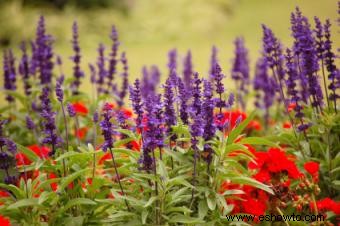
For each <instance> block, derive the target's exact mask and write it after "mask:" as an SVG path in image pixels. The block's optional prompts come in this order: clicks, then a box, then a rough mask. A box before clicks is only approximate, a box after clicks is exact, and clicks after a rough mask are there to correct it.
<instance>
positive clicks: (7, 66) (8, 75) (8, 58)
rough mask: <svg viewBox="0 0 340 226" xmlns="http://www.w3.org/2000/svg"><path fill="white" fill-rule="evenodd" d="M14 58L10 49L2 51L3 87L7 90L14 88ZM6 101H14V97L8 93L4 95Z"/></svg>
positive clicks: (13, 89)
mask: <svg viewBox="0 0 340 226" xmlns="http://www.w3.org/2000/svg"><path fill="white" fill-rule="evenodd" d="M14 63H15V59H14V56H13V53H12V51H11V50H8V51H6V50H5V52H4V56H3V67H4V68H3V71H4V89H5V90H8V91H15V90H16V88H17V87H16V84H15V83H16V73H15V65H14ZM6 100H7V101H8V103H11V102H14V98H13V97H12V96H11V95H10V94H8V95H7V96H6Z"/></svg>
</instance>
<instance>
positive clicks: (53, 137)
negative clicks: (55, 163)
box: [40, 87, 62, 155]
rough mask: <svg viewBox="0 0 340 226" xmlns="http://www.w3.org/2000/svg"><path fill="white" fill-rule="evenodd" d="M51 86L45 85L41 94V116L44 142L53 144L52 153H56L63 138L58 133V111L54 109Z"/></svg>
mask: <svg viewBox="0 0 340 226" xmlns="http://www.w3.org/2000/svg"><path fill="white" fill-rule="evenodd" d="M49 93H50V91H49V88H48V87H44V88H43V90H42V94H41V96H40V100H41V113H40V115H41V117H42V118H43V120H44V121H43V123H42V124H43V127H44V133H45V137H44V139H43V143H44V144H50V145H51V146H52V152H51V155H54V154H55V151H56V149H55V148H56V147H58V146H59V144H60V143H62V139H61V138H60V137H59V136H58V135H57V133H56V131H57V128H56V125H55V116H56V113H55V112H53V111H52V106H51V101H50V97H49Z"/></svg>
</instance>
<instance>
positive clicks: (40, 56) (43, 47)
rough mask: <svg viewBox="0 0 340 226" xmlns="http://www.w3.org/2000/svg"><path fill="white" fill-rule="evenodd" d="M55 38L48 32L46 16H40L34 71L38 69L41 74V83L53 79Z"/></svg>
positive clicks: (35, 44)
mask: <svg viewBox="0 0 340 226" xmlns="http://www.w3.org/2000/svg"><path fill="white" fill-rule="evenodd" d="M52 43H53V39H52V37H51V36H50V35H47V34H46V29H45V18H44V17H43V16H40V19H39V22H38V26H37V31H36V39H35V43H34V45H33V46H34V52H33V59H32V60H33V63H34V64H35V65H34V66H33V67H34V71H35V70H36V69H38V71H39V75H40V84H42V85H47V84H50V83H51V81H52V70H53V66H54V65H53V61H52V59H53V49H52Z"/></svg>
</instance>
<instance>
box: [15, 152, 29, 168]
mask: <svg viewBox="0 0 340 226" xmlns="http://www.w3.org/2000/svg"><path fill="white" fill-rule="evenodd" d="M15 159H16V162H17V166H22V165H30V164H31V163H32V161H31V160H29V159H28V158H27V156H26V155H24V154H23V153H17V154H16V155H15Z"/></svg>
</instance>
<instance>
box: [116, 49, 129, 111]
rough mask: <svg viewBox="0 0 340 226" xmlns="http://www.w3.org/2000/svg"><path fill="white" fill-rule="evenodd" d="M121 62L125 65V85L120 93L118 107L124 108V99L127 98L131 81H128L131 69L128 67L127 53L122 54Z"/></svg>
mask: <svg viewBox="0 0 340 226" xmlns="http://www.w3.org/2000/svg"><path fill="white" fill-rule="evenodd" d="M121 62H122V64H123V73H122V77H123V84H122V90H121V91H120V93H119V100H118V105H119V106H120V107H122V106H123V104H124V98H125V96H126V93H127V89H128V87H129V80H128V77H129V73H128V70H129V67H128V62H127V59H126V54H125V52H123V53H122V56H121Z"/></svg>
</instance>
